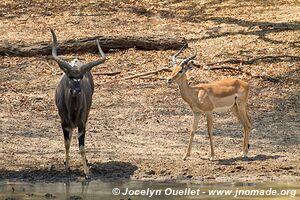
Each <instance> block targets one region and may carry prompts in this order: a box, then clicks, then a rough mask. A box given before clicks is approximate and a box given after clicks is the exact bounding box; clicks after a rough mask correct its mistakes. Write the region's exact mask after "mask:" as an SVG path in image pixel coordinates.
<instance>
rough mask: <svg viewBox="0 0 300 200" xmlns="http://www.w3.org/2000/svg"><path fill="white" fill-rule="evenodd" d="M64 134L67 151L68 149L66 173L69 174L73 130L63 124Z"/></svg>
mask: <svg viewBox="0 0 300 200" xmlns="http://www.w3.org/2000/svg"><path fill="white" fill-rule="evenodd" d="M61 127H62V130H63V133H64V140H65V149H66V159H65V170H66V172H69V170H70V157H69V152H70V144H71V139H72V128H71V127H69V126H68V125H67V124H66V123H64V122H63V123H62V124H61Z"/></svg>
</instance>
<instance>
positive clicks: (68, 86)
mask: <svg viewBox="0 0 300 200" xmlns="http://www.w3.org/2000/svg"><path fill="white" fill-rule="evenodd" d="M50 31H51V34H52V56H53V58H54V60H55V61H56V62H57V64H58V65H59V67H60V68H61V69H62V71H63V72H64V74H63V75H62V78H61V80H60V82H59V84H58V86H57V88H56V92H55V103H56V106H57V108H58V112H59V116H60V118H61V126H62V130H63V133H64V139H65V148H66V161H65V168H66V171H67V172H68V171H69V150H70V143H71V138H72V131H73V129H74V128H76V127H77V128H78V141H79V152H80V154H81V158H82V164H83V168H84V173H85V175H86V176H87V177H88V175H89V168H88V166H87V160H86V155H85V149H84V137H85V132H86V123H87V120H88V115H89V111H90V108H91V105H92V96H93V92H94V82H93V77H92V74H91V72H90V70H91V69H92V68H93V67H94V66H96V65H99V64H102V63H104V62H105V54H104V52H103V51H102V49H101V47H100V45H99V41H98V40H96V42H97V46H98V49H99V52H100V54H101V58H100V59H99V60H96V61H93V62H89V63H86V64H82V63H81V62H80V61H78V59H74V60H73V61H72V62H70V63H68V62H66V61H64V60H63V59H61V58H59V57H58V56H57V38H56V35H55V33H54V31H53V30H52V29H50Z"/></svg>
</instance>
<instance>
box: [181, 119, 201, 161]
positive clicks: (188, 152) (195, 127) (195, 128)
mask: <svg viewBox="0 0 300 200" xmlns="http://www.w3.org/2000/svg"><path fill="white" fill-rule="evenodd" d="M199 120H200V114H199V113H194V121H193V125H192V128H191V133H190V141H189V145H188V148H187V151H186V154H185V156H183V158H182V159H183V160H186V159H187V157H189V156H190V155H191V150H192V143H193V139H194V135H195V131H196V130H197V127H198V123H199Z"/></svg>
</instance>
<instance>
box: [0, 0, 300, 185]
mask: <svg viewBox="0 0 300 200" xmlns="http://www.w3.org/2000/svg"><path fill="white" fill-rule="evenodd" d="M261 2H264V3H261ZM274 2H276V3H274ZM36 5H40V6H38V7H37V6H36ZM299 10H300V3H299V1H292V0H286V1H283V0H280V1H240V0H227V1H219V0H213V1H212V0H210V1H208V0H203V1H201V3H198V1H195V0H190V1H178V0H170V1H143V2H139V1H129V0H128V1H113V0H111V1H90V2H88V3H78V2H77V1H71V0H65V1H60V3H55V4H51V3H45V2H44V1H41V0H32V1H29V2H28V1H24V2H23V1H11V0H4V1H1V2H0V21H1V22H0V41H1V42H6V43H19V44H21V43H32V42H37V41H49V43H50V39H51V37H50V33H49V31H48V28H49V27H52V28H54V29H55V30H56V32H57V35H58V39H59V40H65V39H71V38H73V39H74V38H80V37H84V36H96V35H122V34H127V35H129V34H131V35H136V34H144V35H147V34H165V35H179V36H184V37H186V38H187V40H188V41H189V42H190V43H194V44H195V46H196V48H197V49H198V51H199V55H198V57H197V64H198V65H197V66H198V67H196V68H195V69H194V70H192V71H191V72H190V73H189V82H190V84H192V85H193V84H197V83H202V82H210V81H214V80H219V79H223V78H226V77H237V78H241V79H243V80H246V81H248V82H249V83H250V85H251V94H250V99H249V108H250V114H251V117H252V121H253V130H252V131H251V139H250V143H251V149H250V153H249V159H248V160H244V159H242V158H241V150H242V127H241V125H240V124H239V123H238V121H237V120H236V119H235V117H234V116H233V115H232V114H231V113H229V112H228V113H221V114H219V113H216V114H214V116H215V122H214V130H213V134H214V142H215V151H216V160H215V161H209V153H210V152H209V150H210V148H209V141H208V137H207V132H206V129H207V128H206V119H205V117H204V115H203V117H202V118H201V120H200V124H199V130H198V132H197V134H196V136H195V139H194V143H193V150H192V155H191V157H190V158H189V159H188V160H187V161H183V160H181V158H182V156H183V155H184V152H185V149H186V147H187V143H188V139H189V130H190V124H191V120H192V113H191V111H190V110H189V108H188V106H187V105H186V104H185V103H184V101H183V100H182V99H181V97H180V94H179V90H178V88H177V86H176V85H171V86H169V85H167V84H166V81H165V80H163V78H164V77H166V76H168V74H167V73H161V74H158V75H154V76H150V77H147V78H146V79H132V80H123V79H122V78H124V77H127V76H130V75H132V74H136V73H140V72H145V71H149V70H155V69H158V68H160V67H162V66H165V65H168V62H169V60H168V59H169V56H170V55H172V54H173V53H174V51H137V50H135V49H128V50H122V51H118V50H115V51H110V52H108V53H107V56H108V60H107V62H106V63H105V64H103V65H102V66H101V67H95V68H94V69H93V73H94V81H95V86H96V88H95V94H94V96H93V105H92V109H91V112H90V117H89V122H88V131H87V135H86V150H87V157H88V160H89V163H90V167H91V172H92V173H93V175H92V179H101V180H111V179H128V178H132V179H139V180H169V181H174V180H175V181H186V180H192V181H203V180H204V181H226V180H234V181H246V180H249V181H256V180H263V181H270V180H274V179H291V180H294V179H298V180H299V179H300V170H299V169H300V161H299V157H300V150H299V143H300V139H299V138H300V113H299V110H300V109H299V108H300V85H299V84H300V64H299V61H300V43H299V40H300V38H299V35H300V12H299ZM137 30H138V31H137ZM190 52H191V51H190V50H187V51H186V52H185V53H184V55H189V53H190ZM75 56H79V57H80V59H81V60H82V61H86V62H87V61H90V60H94V59H96V58H97V56H98V55H90V54H84V55H64V56H63V57H64V58H65V59H67V60H71V59H72V58H74V57H75ZM216 66H217V67H233V68H240V69H241V71H239V70H209V68H210V67H216ZM114 71H120V72H121V73H119V74H117V75H114V76H102V75H101V76H100V75H97V73H101V72H114ZM0 72H1V77H0V80H1V85H0V91H1V96H0V102H1V104H0V132H1V138H0V157H1V159H0V178H1V179H12V180H15V179H16V180H31V181H32V180H34V181H63V180H66V179H71V180H80V179H82V178H83V177H84V176H83V172H82V166H81V162H80V156H79V154H78V146H77V145H78V142H77V140H76V134H74V137H73V142H72V145H71V170H72V171H71V174H70V175H66V174H65V173H64V170H63V169H64V165H63V161H64V154H65V153H64V152H65V150H64V142H63V135H62V131H61V129H60V121H59V117H58V114H57V111H56V108H55V105H54V90H55V87H56V85H57V83H58V81H59V79H60V76H61V71H60V70H59V68H58V66H57V64H56V63H55V62H54V61H53V60H51V57H50V56H49V57H42V56H41V57H8V56H1V57H0Z"/></svg>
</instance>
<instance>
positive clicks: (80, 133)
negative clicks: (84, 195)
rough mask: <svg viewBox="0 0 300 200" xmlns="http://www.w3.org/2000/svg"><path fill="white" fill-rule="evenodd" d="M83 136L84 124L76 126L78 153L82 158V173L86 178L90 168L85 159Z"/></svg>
mask: <svg viewBox="0 0 300 200" xmlns="http://www.w3.org/2000/svg"><path fill="white" fill-rule="evenodd" d="M84 138H85V126H79V127H78V141H79V153H80V155H81V159H82V165H83V170H84V174H85V176H86V178H89V174H90V170H89V168H88V166H87V160H86V155H85V148H84Z"/></svg>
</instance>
